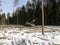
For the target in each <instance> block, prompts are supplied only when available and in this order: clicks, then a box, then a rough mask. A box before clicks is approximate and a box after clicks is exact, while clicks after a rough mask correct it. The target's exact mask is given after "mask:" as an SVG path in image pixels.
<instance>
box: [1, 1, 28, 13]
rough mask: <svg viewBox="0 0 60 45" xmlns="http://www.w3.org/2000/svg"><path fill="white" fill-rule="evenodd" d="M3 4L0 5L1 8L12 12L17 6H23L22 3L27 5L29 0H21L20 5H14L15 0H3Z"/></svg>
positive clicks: (6, 11)
mask: <svg viewBox="0 0 60 45" xmlns="http://www.w3.org/2000/svg"><path fill="white" fill-rule="evenodd" d="M1 1H2V2H1V4H2V6H0V8H2V9H3V12H5V13H8V12H10V13H12V12H13V11H14V10H15V9H16V8H17V7H21V6H22V5H25V4H26V2H27V0H19V2H18V5H17V6H13V5H14V4H13V2H14V0H1Z"/></svg>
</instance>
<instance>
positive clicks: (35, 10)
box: [6, 0, 60, 25]
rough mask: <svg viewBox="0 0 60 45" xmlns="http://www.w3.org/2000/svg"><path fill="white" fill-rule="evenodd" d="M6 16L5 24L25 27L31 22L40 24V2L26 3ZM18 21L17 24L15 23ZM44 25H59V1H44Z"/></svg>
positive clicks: (32, 0) (37, 0) (35, 0)
mask: <svg viewBox="0 0 60 45" xmlns="http://www.w3.org/2000/svg"><path fill="white" fill-rule="evenodd" d="M9 15H10V13H8V14H7V19H6V21H7V24H15V25H16V24H17V23H18V24H19V25H25V24H26V22H29V23H30V22H32V21H33V20H35V21H34V22H32V23H33V24H35V25H41V24H42V2H41V1H40V0H31V1H27V3H26V5H23V6H22V7H19V8H17V9H16V11H15V12H13V13H12V17H11V16H9ZM17 21H18V22H17ZM44 24H45V25H60V0H58V1H57V0H47V1H46V0H44Z"/></svg>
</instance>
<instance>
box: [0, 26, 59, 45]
mask: <svg viewBox="0 0 60 45" xmlns="http://www.w3.org/2000/svg"><path fill="white" fill-rule="evenodd" d="M40 28H41V27H40ZM40 28H38V30H39V29H40ZM44 29H45V31H50V30H52V29H54V30H55V31H52V32H45V34H44V35H42V34H41V31H36V30H37V28H36V29H35V28H34V29H27V28H23V29H22V30H20V29H19V28H6V29H5V28H4V29H3V30H2V29H1V31H0V37H6V39H0V44H2V43H3V44H2V45H8V44H9V45H18V44H19V45H53V44H60V31H59V30H60V28H59V27H56V26H55V27H54V26H45V28H44ZM5 30H8V31H6V32H5ZM34 30H35V31H34ZM40 30H41V29H40Z"/></svg>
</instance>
